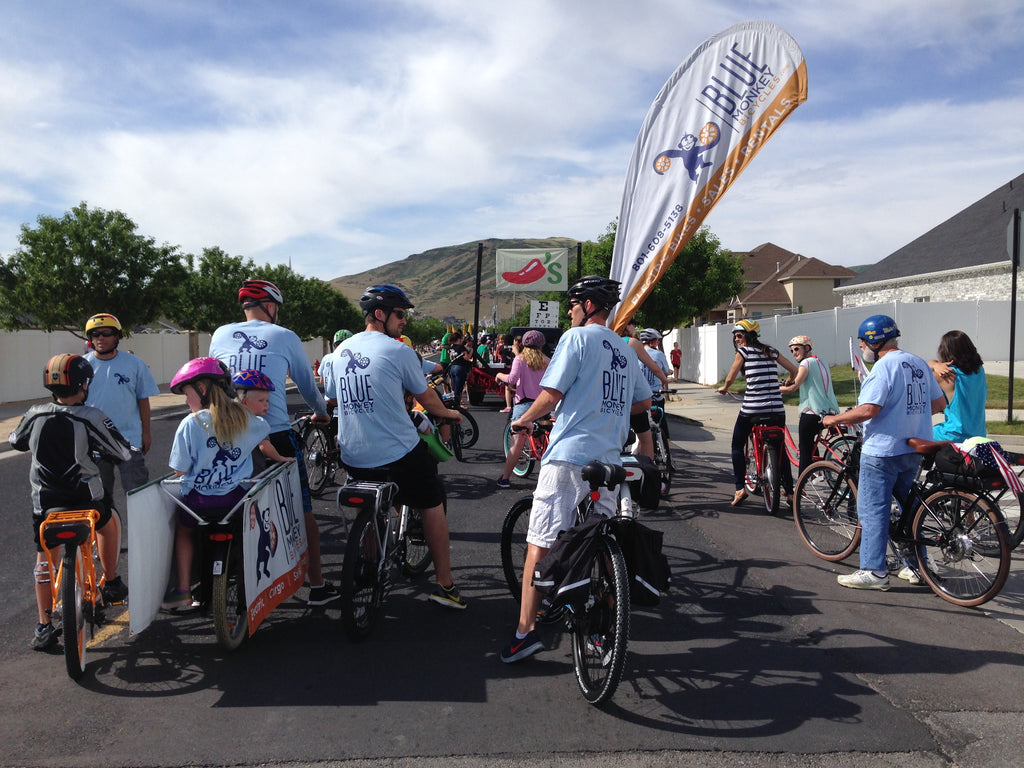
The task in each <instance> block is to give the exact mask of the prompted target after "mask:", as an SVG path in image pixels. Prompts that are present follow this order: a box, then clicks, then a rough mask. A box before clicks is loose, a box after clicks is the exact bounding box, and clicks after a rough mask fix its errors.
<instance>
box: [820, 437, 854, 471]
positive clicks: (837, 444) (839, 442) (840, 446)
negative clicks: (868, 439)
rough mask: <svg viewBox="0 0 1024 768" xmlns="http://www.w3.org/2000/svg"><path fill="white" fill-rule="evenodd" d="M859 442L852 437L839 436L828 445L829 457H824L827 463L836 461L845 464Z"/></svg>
mask: <svg viewBox="0 0 1024 768" xmlns="http://www.w3.org/2000/svg"><path fill="white" fill-rule="evenodd" d="M858 442H860V441H859V440H858V438H856V437H853V436H852V435H837V436H836V437H833V438H832V439H830V440H829V441H828V442H827V443H826V447H827V449H828V454H829V455H828V456H822V458H823V459H825V460H826V461H835V462H837V463H841V464H845V463H846V462H847V461H848V460H849V458H850V453H851V452H852V451H853V446H855V445H856V444H857V443H858Z"/></svg>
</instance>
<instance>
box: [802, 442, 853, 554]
mask: <svg viewBox="0 0 1024 768" xmlns="http://www.w3.org/2000/svg"><path fill="white" fill-rule="evenodd" d="M793 518H794V519H795V520H796V530H797V532H798V533H799V534H800V538H801V539H803V542H804V544H806V545H807V546H808V548H809V549H810V550H811V552H813V553H814V554H815V555H817V556H818V557H820V558H821V559H822V560H828V561H830V562H833V563H835V562H838V561H840V560H845V559H846V558H847V557H849V556H850V555H852V554H853V552H854V550H855V549H857V545H858V544H860V520H859V519H858V518H857V486H856V485H855V484H854V483H853V481H852V480H851V479H850V478H849V476H848V475H847V474H846V473H845V472H844V471H843V468H842V467H841V466H840V465H839V464H836V463H834V462H831V461H816V462H814V463H813V464H811V466H809V467H808V468H807V469H805V470H804V473H803V474H802V475H800V480H799V481H798V482H797V484H796V496H795V500H794V504H793Z"/></svg>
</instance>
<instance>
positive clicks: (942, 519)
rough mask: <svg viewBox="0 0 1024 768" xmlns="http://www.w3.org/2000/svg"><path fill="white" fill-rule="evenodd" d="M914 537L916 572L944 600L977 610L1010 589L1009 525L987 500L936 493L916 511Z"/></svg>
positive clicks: (949, 492)
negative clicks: (1007, 578) (1008, 585)
mask: <svg viewBox="0 0 1024 768" xmlns="http://www.w3.org/2000/svg"><path fill="white" fill-rule="evenodd" d="M975 502H980V505H976V504H975ZM965 505H966V506H965ZM974 508H977V509H978V510H980V511H979V512H974V511H972V509H974ZM911 533H912V534H913V537H914V548H915V552H916V555H917V562H918V570H919V571H920V573H921V576H922V577H923V578H924V580H925V581H926V582H927V583H928V586H930V587H931V588H932V591H933V592H935V594H937V595H938V596H939V597H941V598H942V599H943V600H946V601H947V602H950V603H953V605H959V606H963V607H965V608H973V607H974V606H977V605H981V604H982V603H985V602H988V601H989V600H991V599H992V598H993V597H995V596H996V595H997V594H999V590H1001V589H1002V588H1003V585H1004V584H1005V583H1006V577H1007V575H1008V574H1009V572H1010V545H1009V541H1008V535H1007V531H1006V521H1005V520H1003V516H1002V514H1001V513H1000V512H999V511H998V510H997V509H995V508H994V507H993V506H991V505H990V504H989V503H988V502H987V501H986V500H985V499H984V497H979V496H975V495H973V494H971V493H967V492H965V491H957V490H952V489H948V488H947V489H943V490H941V491H938V492H937V493H933V494H932V495H931V496H929V497H928V498H927V499H925V501H924V503H923V504H922V505H920V506H919V507H918V510H917V512H916V514H915V515H914V522H913V524H912V527H911Z"/></svg>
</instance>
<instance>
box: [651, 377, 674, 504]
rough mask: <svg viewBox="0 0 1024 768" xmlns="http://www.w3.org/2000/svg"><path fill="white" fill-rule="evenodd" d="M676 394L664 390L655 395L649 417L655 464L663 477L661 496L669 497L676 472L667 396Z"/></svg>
mask: <svg viewBox="0 0 1024 768" xmlns="http://www.w3.org/2000/svg"><path fill="white" fill-rule="evenodd" d="M670 394H675V390H672V389H662V390H655V392H654V393H653V395H654V398H656V399H655V400H654V401H653V402H652V403H651V410H650V412H649V416H650V419H651V438H652V439H653V441H654V463H655V465H656V466H657V467H658V474H659V475H660V476H661V495H662V496H667V495H668V492H669V489H670V488H671V486H672V473H673V472H675V471H676V468H675V465H674V464H673V463H672V444H671V443H670V442H669V437H668V419H667V418H665V399H664V398H665V395H670Z"/></svg>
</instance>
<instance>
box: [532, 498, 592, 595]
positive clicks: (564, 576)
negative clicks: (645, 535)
mask: <svg viewBox="0 0 1024 768" xmlns="http://www.w3.org/2000/svg"><path fill="white" fill-rule="evenodd" d="M608 521H609V518H607V517H605V516H604V515H591V516H590V517H588V518H587V519H586V520H584V521H583V522H582V523H580V524H579V525H574V526H573V527H572V528H569V529H568V530H565V531H559V532H558V538H557V539H556V540H555V543H554V544H553V545H552V547H551V549H550V550H548V553H547V554H546V555H544V557H542V558H541V559H540V561H539V562H538V563H537V565H536V567H535V568H534V569H533V586H534V587H536V589H537V591H538V592H540V593H541V594H542V595H544V596H546V597H547V598H548V600H549V601H550V602H551V603H552V604H553V605H566V604H569V603H572V602H574V601H577V600H582V599H584V598H586V596H587V591H588V589H589V587H590V571H591V566H592V565H593V563H594V558H595V557H596V555H597V537H598V535H599V534H600V533H601V532H602V531H603V530H604V527H605V526H606V525H607V524H608Z"/></svg>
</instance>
